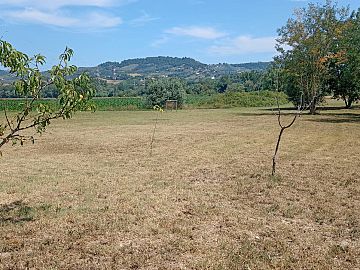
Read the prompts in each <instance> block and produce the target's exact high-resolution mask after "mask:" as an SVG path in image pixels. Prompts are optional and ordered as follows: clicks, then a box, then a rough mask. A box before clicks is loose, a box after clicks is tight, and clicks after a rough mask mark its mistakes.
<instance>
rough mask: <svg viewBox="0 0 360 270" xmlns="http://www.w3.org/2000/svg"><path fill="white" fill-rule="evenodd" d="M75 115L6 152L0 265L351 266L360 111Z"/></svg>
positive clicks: (359, 182) (358, 222) (0, 177)
mask: <svg viewBox="0 0 360 270" xmlns="http://www.w3.org/2000/svg"><path fill="white" fill-rule="evenodd" d="M155 116H156V115H155V112H96V113H95V114H92V113H80V114H77V115H76V116H75V118H74V119H72V120H69V121H62V120H59V121H57V122H54V123H52V125H50V127H49V130H48V132H47V133H45V134H44V135H43V136H41V137H40V138H39V139H38V140H37V141H36V143H35V144H34V145H32V144H31V145H30V144H28V145H26V146H24V147H20V146H19V147H12V146H10V145H8V146H6V147H5V148H3V149H2V150H3V157H2V158H1V159H0V163H1V166H0V269H360V171H359V167H360V151H359V150H360V140H359V136H360V110H358V109H353V110H326V111H321V113H320V115H316V116H308V115H304V116H302V117H301V118H300V119H299V120H298V122H296V124H295V125H294V126H293V127H292V128H291V129H289V130H287V131H286V132H285V135H284V138H283V142H282V145H281V148H280V152H279V161H278V176H276V177H273V178H272V177H270V173H271V158H272V154H273V150H274V146H275V142H276V139H277V135H278V131H279V130H278V126H277V119H276V117H275V116H274V115H273V114H272V112H271V111H269V110H265V109H229V110H184V111H178V112H165V113H163V114H162V115H161V120H160V121H159V123H158V129H157V131H156V136H155V142H154V149H153V153H152V156H150V155H149V145H150V138H151V134H152V129H153V127H154V120H155Z"/></svg>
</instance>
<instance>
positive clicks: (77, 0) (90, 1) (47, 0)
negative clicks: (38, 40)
mask: <svg viewBox="0 0 360 270" xmlns="http://www.w3.org/2000/svg"><path fill="white" fill-rule="evenodd" d="M135 1H136V0H117V1H116V0H0V5H5V6H7V7H22V8H30V7H31V8H38V9H47V10H49V9H50V10H51V9H53V10H55V9H59V8H62V7H70V6H88V7H100V8H106V7H112V6H119V5H123V4H127V3H131V2H135Z"/></svg>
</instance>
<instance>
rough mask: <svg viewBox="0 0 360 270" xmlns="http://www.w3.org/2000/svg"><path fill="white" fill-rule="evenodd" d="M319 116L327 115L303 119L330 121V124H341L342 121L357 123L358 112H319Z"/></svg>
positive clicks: (359, 118) (359, 115)
mask: <svg viewBox="0 0 360 270" xmlns="http://www.w3.org/2000/svg"><path fill="white" fill-rule="evenodd" d="M321 116H327V117H322V118H318V117H315V118H309V119H306V120H305V121H309V122H318V123H330V124H342V123H359V124H360V114H352V113H336V114H321Z"/></svg>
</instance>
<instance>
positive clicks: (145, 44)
mask: <svg viewBox="0 0 360 270" xmlns="http://www.w3.org/2000/svg"><path fill="white" fill-rule="evenodd" d="M307 3H308V1H303V0H252V1H248V0H244V1H241V0H222V1H218V0H58V1H56V0H48V1H45V0H0V36H2V39H4V40H7V41H9V42H11V43H12V44H13V45H14V46H15V47H16V48H17V49H18V50H21V51H24V52H26V53H28V54H30V55H33V54H36V53H41V54H43V55H45V56H46V57H47V66H50V65H53V64H55V63H56V61H57V57H58V55H59V54H60V53H61V52H62V51H63V50H64V48H65V46H69V47H70V48H72V49H74V51H75V56H74V59H73V63H74V64H76V65H78V66H95V65H98V64H100V63H102V62H105V61H119V62H120V61H122V60H124V59H128V58H136V57H146V56H159V55H164V56H178V57H184V56H187V57H192V58H195V59H197V60H199V61H201V62H204V63H222V62H227V63H243V62H249V61H268V60H271V59H272V57H273V56H274V54H275V50H274V44H275V38H276V35H277V34H276V30H277V29H278V28H279V27H281V26H282V25H284V24H285V23H286V20H287V19H288V18H289V17H290V16H291V15H292V12H293V10H294V9H295V8H298V7H303V6H306V5H307ZM319 3H324V1H319ZM338 4H339V5H340V6H347V5H350V7H351V9H357V8H358V7H359V6H360V3H359V0H339V1H338Z"/></svg>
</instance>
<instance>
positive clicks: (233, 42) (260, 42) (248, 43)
mask: <svg viewBox="0 0 360 270" xmlns="http://www.w3.org/2000/svg"><path fill="white" fill-rule="evenodd" d="M275 44H276V37H260V38H253V37H250V36H239V37H236V38H233V39H225V40H222V41H221V44H219V45H214V46H211V47H210V48H209V51H210V52H211V53H215V54H222V55H242V54H248V53H274V54H275V53H276V50H275Z"/></svg>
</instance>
